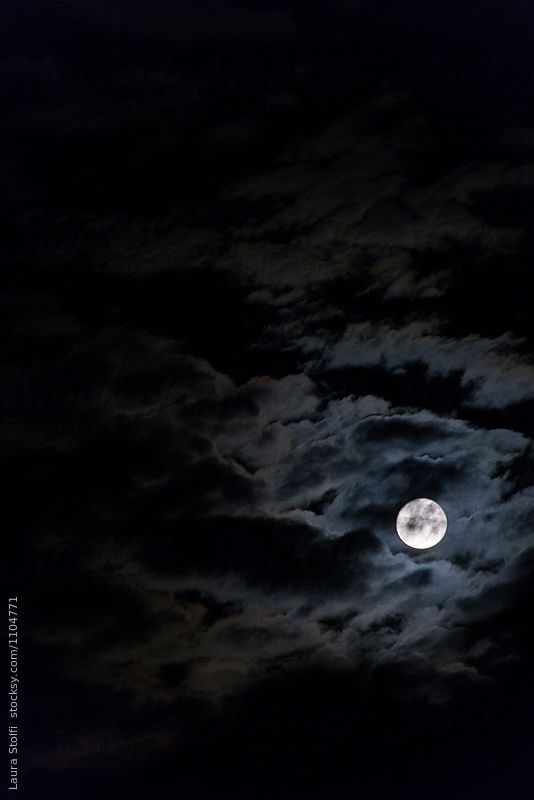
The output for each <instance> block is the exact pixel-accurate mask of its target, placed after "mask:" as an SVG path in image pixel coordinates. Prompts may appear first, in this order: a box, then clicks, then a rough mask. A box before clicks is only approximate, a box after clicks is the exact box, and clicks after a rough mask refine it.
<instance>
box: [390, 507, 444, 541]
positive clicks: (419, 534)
mask: <svg viewBox="0 0 534 800" xmlns="http://www.w3.org/2000/svg"><path fill="white" fill-rule="evenodd" d="M446 530H447V517H446V515H445V512H444V510H443V509H442V507H441V506H439V505H438V504H437V503H435V502H434V500H428V499H427V498H426V497H418V498H417V500H410V502H409V503H406V505H405V506H403V507H402V508H401V510H400V511H399V513H398V515H397V533H398V534H399V536H400V538H401V539H402V541H403V542H404V544H407V545H408V546H409V547H415V549H416V550H426V549H427V548H428V547H434V545H436V544H438V542H441V540H442V539H443V537H444V536H445V532H446Z"/></svg>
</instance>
